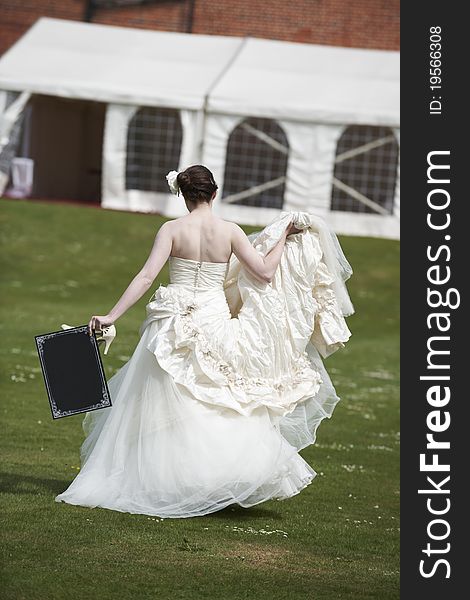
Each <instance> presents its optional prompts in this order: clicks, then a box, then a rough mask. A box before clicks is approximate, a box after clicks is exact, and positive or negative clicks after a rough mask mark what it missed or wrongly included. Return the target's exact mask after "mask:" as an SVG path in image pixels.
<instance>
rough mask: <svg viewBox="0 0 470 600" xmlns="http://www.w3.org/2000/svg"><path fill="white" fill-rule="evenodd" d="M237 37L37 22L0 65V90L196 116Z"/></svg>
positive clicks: (63, 20)
mask: <svg viewBox="0 0 470 600" xmlns="http://www.w3.org/2000/svg"><path fill="white" fill-rule="evenodd" d="M239 45H240V38H233V37H223V36H211V35H196V36H193V35H190V34H185V33H170V32H165V31H149V30H145V29H133V28H130V27H115V26H110V25H98V24H91V23H83V22H80V21H68V20H65V19H50V18H46V17H42V18H40V19H38V20H37V21H36V23H35V24H34V25H33V26H32V27H31V28H30V29H29V30H28V31H27V32H26V33H25V35H24V36H23V37H21V38H20V39H19V40H18V41H17V42H16V44H14V45H13V46H12V47H11V48H10V49H9V50H8V51H7V52H6V53H5V54H4V55H3V56H2V57H1V58H0V88H3V89H9V90H15V91H23V90H27V91H30V92H35V93H42V94H49V95H54V96H62V97H67V98H83V99H88V100H98V101H102V102H118V103H119V102H122V103H125V104H142V105H153V106H169V107H178V108H190V109H201V108H202V107H203V105H204V98H205V95H206V93H207V91H208V89H209V88H210V86H211V84H212V83H213V82H214V80H215V79H216V77H217V76H218V74H219V73H220V72H221V71H222V70H223V69H224V67H225V66H226V64H227V63H228V61H229V60H230V58H231V57H232V55H233V53H234V51H235V50H236V48H237V47H238V46H239Z"/></svg>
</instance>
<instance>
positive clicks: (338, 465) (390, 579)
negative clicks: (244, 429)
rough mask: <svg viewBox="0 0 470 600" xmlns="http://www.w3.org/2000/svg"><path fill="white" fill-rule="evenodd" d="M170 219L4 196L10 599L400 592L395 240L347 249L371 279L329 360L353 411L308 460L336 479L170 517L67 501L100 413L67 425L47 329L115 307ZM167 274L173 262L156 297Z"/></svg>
mask: <svg viewBox="0 0 470 600" xmlns="http://www.w3.org/2000/svg"><path fill="white" fill-rule="evenodd" d="M163 221H164V219H163V218H162V217H160V216H157V215H143V214H132V213H124V212H119V211H111V210H101V209H98V208H93V207H86V206H83V207H82V206H77V205H66V204H54V203H47V202H38V201H23V200H18V201H12V200H5V199H4V200H0V235H1V259H0V261H1V275H0V277H1V280H0V286H1V288H0V292H1V311H2V318H1V323H0V327H1V338H2V344H1V348H0V353H1V388H0V398H1V406H0V410H1V415H2V432H1V433H2V435H1V446H2V449H1V451H2V469H1V490H0V491H1V508H2V523H1V528H2V537H3V540H2V552H3V558H2V571H3V573H2V583H3V585H2V588H3V594H2V598H3V599H4V600H10V599H15V600H19V599H22V598H24V599H26V598H27V599H28V600H34V599H38V600H42V599H44V600H46V599H47V600H55V599H62V598H64V599H65V598H67V600H78V599H80V600H82V599H95V598H96V599H100V600H111V599H113V600H114V599H115V598H119V599H120V600H127V599H130V598H133V599H134V598H135V599H138V600H147V599H158V600H166V599H175V600H176V599H183V598H184V599H188V600H191V599H199V598H201V599H202V598H210V599H211V600H219V599H220V600H222V599H223V600H241V599H245V598H246V599H248V598H250V599H254V600H264V599H269V600H274V599H284V598H286V599H287V598H289V600H296V599H299V600H300V599H308V600H327V599H328V600H330V599H332V600H333V599H334V600H337V599H341V598H353V599H354V600H362V599H366V598H367V599H372V598H373V599H380V600H387V599H389V598H395V599H397V598H398V597H399V584H398V581H399V573H398V569H399V531H400V529H399V448H400V447H399V441H400V439H399V391H398V390H399V243H398V242H395V241H390V240H379V239H373V238H353V237H345V236H342V237H341V238H340V240H341V243H342V246H343V249H344V251H345V253H346V256H347V257H348V259H349V260H350V262H351V264H352V266H353V269H354V275H353V276H352V278H351V280H350V283H349V290H350V293H351V297H352V300H353V303H354V304H355V307H356V314H355V315H354V316H352V317H350V318H349V319H348V324H349V327H350V329H351V331H352V332H353V336H352V338H351V341H350V342H349V343H348V344H347V347H346V348H345V349H343V350H341V351H339V352H337V353H336V354H335V355H333V356H332V357H330V358H328V359H327V361H326V366H327V368H328V370H329V372H330V375H331V377H332V379H333V383H334V384H335V386H336V389H337V391H338V394H339V396H340V397H341V402H340V403H339V404H338V406H337V407H336V409H335V412H334V414H333V417H332V419H331V420H325V421H324V422H323V423H322V425H321V426H320V429H319V431H318V440H317V444H316V445H315V446H310V447H308V448H306V449H304V450H303V451H302V452H301V454H302V456H303V457H304V458H305V459H306V460H307V461H308V462H309V463H310V464H311V465H312V466H313V468H314V469H315V470H316V471H317V472H318V477H317V478H316V479H315V480H314V481H313V483H312V484H311V485H310V486H308V487H307V488H306V489H305V490H303V491H302V492H301V493H300V494H298V495H297V496H295V497H293V498H291V499H289V500H285V501H282V502H280V501H270V502H266V503H264V504H261V505H259V506H257V507H253V508H251V509H247V510H244V509H241V508H230V507H229V508H228V509H226V510H224V511H221V512H219V513H214V514H213V515H210V516H207V517H196V518H193V519H164V520H163V519H159V518H153V517H148V516H145V515H131V514H129V513H118V512H114V511H110V510H106V509H102V508H94V509H90V508H85V507H79V506H71V505H68V504H58V503H56V502H54V496H55V495H57V494H58V493H59V492H62V491H63V490H64V489H65V488H66V487H67V486H68V484H69V483H70V481H71V480H72V479H73V477H74V476H75V475H76V473H77V470H78V469H79V447H80V444H81V442H82V439H83V432H82V429H81V421H82V416H78V415H77V416H73V417H67V418H64V419H59V420H56V421H54V420H53V419H52V417H51V413H50V408H49V403H48V400H47V395H46V391H45V388H44V381H43V378H42V373H41V369H40V365H39V360H38V356H37V351H36V346H35V342H34V336H35V335H37V334H41V333H46V332H49V331H54V330H57V329H59V328H60V325H61V323H64V322H65V323H69V324H71V325H82V324H85V323H86V322H88V319H89V318H90V316H91V315H92V314H105V313H106V312H108V311H109V310H110V308H111V307H112V306H113V305H114V303H115V302H116V300H117V299H118V297H119V295H120V294H121V293H122V292H123V291H124V289H125V288H126V286H127V284H128V283H129V282H130V280H131V279H132V277H133V276H134V275H135V274H136V273H137V271H138V270H139V269H140V267H141V266H142V265H143V263H144V262H145V260H146V258H147V256H148V253H149V252H150V249H151V246H152V243H153V239H154V236H155V232H156V230H157V229H158V227H159V226H160V224H161V223H162V222H163ZM244 229H245V231H246V232H247V233H250V232H251V231H253V230H255V228H249V227H244ZM258 229H259V228H258ZM167 278H168V271H167V268H166V267H165V268H164V269H163V270H162V272H161V273H160V275H159V277H158V278H157V280H156V281H155V282H154V285H153V287H152V291H153V289H155V288H156V287H157V286H158V285H159V283H166V282H167V281H168V279H167ZM150 295H151V292H149V293H148V294H146V295H144V296H143V298H142V299H141V300H140V301H139V302H138V303H137V304H136V305H135V306H134V307H132V308H131V309H130V310H129V311H128V312H127V313H126V314H125V315H124V316H123V317H122V318H121V319H119V321H118V323H117V330H118V335H117V337H116V340H115V341H114V342H113V345H112V346H111V348H110V350H109V354H108V355H107V356H104V355H103V361H104V364H105V368H106V374H107V376H108V378H109V377H110V376H111V375H112V374H113V373H115V372H116V370H117V369H119V368H120V367H121V366H122V365H123V364H124V363H125V362H126V361H127V360H128V359H129V357H130V356H131V354H132V352H133V349H134V348H135V346H136V344H137V342H138V330H139V326H140V324H141V323H142V321H143V319H144V317H145V304H146V302H147V300H148V298H147V297H150ZM101 352H102V350H101Z"/></svg>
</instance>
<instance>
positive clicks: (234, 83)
mask: <svg viewBox="0 0 470 600" xmlns="http://www.w3.org/2000/svg"><path fill="white" fill-rule="evenodd" d="M399 67H400V61H399V52H390V51H384V50H365V49H358V48H340V47H335V46H318V45H315V44H298V43H292V42H280V41H276V40H265V39H257V38H247V39H246V42H245V44H244V45H243V47H242V49H241V50H240V51H239V53H238V55H237V57H236V58H235V60H234V61H233V63H232V65H231V67H230V69H229V70H228V71H227V72H225V74H224V75H223V76H222V77H221V79H220V80H219V82H218V83H217V85H216V86H215V87H214V89H213V91H212V92H211V95H210V97H209V103H208V108H209V110H212V111H217V112H222V113H226V112H228V113H235V114H240V115H246V114H248V115H254V116H270V117H274V118H275V117H277V118H291V119H298V120H302V121H320V122H329V123H332V122H333V123H345V122H346V123H363V124H383V125H391V126H395V125H396V126H398V125H399V105H400V98H399V82H400V80H399V77H400V74H399V71H400V68H399Z"/></svg>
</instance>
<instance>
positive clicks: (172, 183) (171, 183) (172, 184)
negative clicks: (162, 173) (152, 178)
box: [166, 171, 180, 196]
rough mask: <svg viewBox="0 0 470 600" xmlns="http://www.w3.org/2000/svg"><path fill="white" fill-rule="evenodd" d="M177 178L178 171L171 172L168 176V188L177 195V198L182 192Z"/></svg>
mask: <svg viewBox="0 0 470 600" xmlns="http://www.w3.org/2000/svg"><path fill="white" fill-rule="evenodd" d="M177 177H178V171H170V172H169V173H168V174H167V176H166V180H167V181H168V187H169V188H170V190H171V192H172V193H173V194H175V196H177V195H179V192H180V188H179V185H178V183H177V181H176V178H177Z"/></svg>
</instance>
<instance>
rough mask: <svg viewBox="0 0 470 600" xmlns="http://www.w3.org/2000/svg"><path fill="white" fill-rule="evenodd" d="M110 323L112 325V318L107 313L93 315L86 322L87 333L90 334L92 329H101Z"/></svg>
mask: <svg viewBox="0 0 470 600" xmlns="http://www.w3.org/2000/svg"><path fill="white" fill-rule="evenodd" d="M110 325H114V320H113V319H112V318H111V317H110V316H109V315H93V316H92V317H91V319H90V321H89V322H88V334H89V335H91V333H92V330H93V329H95V330H96V331H101V329H103V327H109V326H110Z"/></svg>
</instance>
